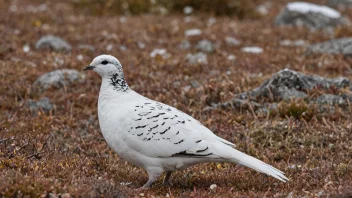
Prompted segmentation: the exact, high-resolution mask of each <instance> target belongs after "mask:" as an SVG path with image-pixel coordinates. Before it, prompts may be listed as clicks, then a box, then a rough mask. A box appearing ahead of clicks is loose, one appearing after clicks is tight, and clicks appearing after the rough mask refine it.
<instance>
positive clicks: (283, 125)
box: [0, 0, 352, 198]
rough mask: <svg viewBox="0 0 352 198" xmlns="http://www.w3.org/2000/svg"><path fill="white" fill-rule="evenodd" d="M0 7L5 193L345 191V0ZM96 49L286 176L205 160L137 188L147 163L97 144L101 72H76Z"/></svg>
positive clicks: (135, 0)
mask: <svg viewBox="0 0 352 198" xmlns="http://www.w3.org/2000/svg"><path fill="white" fill-rule="evenodd" d="M0 11H1V12H0V38H1V39H0V68H1V69H0V82H1V86H0V92H1V95H0V111H1V114H0V195H1V196H2V197H39V196H40V197H65V198H67V197H79V196H83V197H98V196H99V197H131V196H146V197H157V196H160V197H164V196H168V197H179V196H184V197H205V196H207V197H218V196H224V197H227V196H232V197H236V196H237V197H238V196H244V197H246V196H251V197H264V196H267V197H296V196H298V197H300V196H302V197H303V196H308V197H319V196H321V197H324V196H331V197H351V196H352V188H351V186H352V174H351V172H352V162H351V159H352V155H351V153H352V146H351V142H352V131H351V130H352V129H351V128H352V126H351V123H350V120H351V106H350V102H351V101H352V93H351V90H352V88H351V84H350V81H349V79H351V78H352V69H351V65H352V59H351V54H352V26H351V20H352V12H351V11H352V2H351V1H349V0H312V1H305V2H298V3H297V2H293V1H289V0H273V1H265V0H253V1H250V0H213V1H210V0H204V1H201V0H179V1H176V0H175V1H171V0H107V1H103V0H63V1H40V0H0ZM100 54H111V55H113V56H115V57H117V58H118V59H119V60H120V62H121V63H122V65H123V68H124V72H125V77H126V80H127V82H128V83H129V86H130V87H131V88H132V89H134V90H135V91H137V92H139V93H140V94H142V95H144V96H146V97H149V98H151V99H154V100H157V101H160V102H163V103H166V104H169V105H172V106H174V107H176V108H178V109H180V110H182V111H184V112H186V113H188V114H190V115H192V116H193V117H195V118H196V119H198V120H200V121H201V122H202V123H203V124H204V125H206V126H207V127H209V128H210V129H211V130H212V131H214V133H216V134H217V135H219V136H221V137H223V138H225V139H227V140H230V141H231V142H234V143H235V144H236V145H237V148H238V149H239V150H241V151H243V152H245V153H248V154H250V155H252V156H254V157H257V158H259V159H261V160H264V161H265V162H267V163H269V164H271V165H273V166H275V167H277V168H278V169H280V170H283V171H284V172H286V174H287V175H288V177H289V178H290V179H291V181H290V182H289V183H288V184H281V183H278V182H277V181H275V180H273V179H271V178H268V177H266V176H265V175H261V174H259V173H256V172H254V171H251V170H248V169H244V168H239V167H236V166H234V165H232V164H227V163H210V164H201V165H197V166H195V167H193V168H191V169H187V170H185V171H180V172H178V173H176V174H175V175H174V177H173V178H172V181H173V183H174V187H173V188H170V189H169V188H167V187H163V186H162V185H161V183H160V182H159V183H157V184H156V186H155V187H154V188H152V189H150V190H147V191H143V192H139V191H138V192H137V191H136V190H135V189H136V188H138V187H139V186H141V185H143V183H145V182H146V180H147V175H146V173H144V171H143V170H141V169H139V168H137V167H135V166H133V165H131V164H128V163H127V162H125V161H123V160H122V159H120V158H119V157H118V156H117V155H116V154H115V153H114V152H113V151H112V150H111V149H110V148H109V147H108V146H107V144H106V142H105V140H104V138H103V137H102V135H101V133H100V129H99V123H98V121H97V99H98V94H99V88H100V80H101V79H100V77H99V76H98V75H96V74H95V73H93V72H87V73H84V72H82V69H83V68H84V67H85V66H86V65H88V64H89V63H90V62H91V61H92V60H93V58H94V57H96V56H98V55H100ZM285 68H288V69H290V70H286V71H283V69H285ZM295 71H297V72H300V73H296V72H295ZM277 72H278V73H277ZM312 75H317V76H312ZM318 76H319V77H318ZM339 77H340V78H339ZM268 90H269V91H268ZM212 184H216V187H214V186H213V187H212V188H210V186H211V185H212Z"/></svg>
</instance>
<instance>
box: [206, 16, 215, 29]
mask: <svg viewBox="0 0 352 198" xmlns="http://www.w3.org/2000/svg"><path fill="white" fill-rule="evenodd" d="M215 23H216V18H214V17H210V18H209V19H208V21H207V26H208V27H210V26H212V25H214V24H215Z"/></svg>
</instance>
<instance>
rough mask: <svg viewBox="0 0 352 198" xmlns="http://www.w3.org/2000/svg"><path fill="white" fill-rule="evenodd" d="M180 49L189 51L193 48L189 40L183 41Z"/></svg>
mask: <svg viewBox="0 0 352 198" xmlns="http://www.w3.org/2000/svg"><path fill="white" fill-rule="evenodd" d="M178 47H179V48H180V49H182V50H188V49H189V48H191V43H190V42H189V41H188V40H183V41H182V42H181V43H180V44H179V45H178Z"/></svg>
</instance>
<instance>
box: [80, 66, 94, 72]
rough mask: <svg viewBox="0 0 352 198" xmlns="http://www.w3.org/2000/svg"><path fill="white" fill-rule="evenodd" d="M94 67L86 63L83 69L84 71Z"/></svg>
mask: <svg viewBox="0 0 352 198" xmlns="http://www.w3.org/2000/svg"><path fill="white" fill-rule="evenodd" d="M94 68H95V67H94V66H91V65H88V66H87V67H85V68H84V69H83V71H86V70H93V69H94Z"/></svg>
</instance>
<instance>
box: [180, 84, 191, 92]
mask: <svg viewBox="0 0 352 198" xmlns="http://www.w3.org/2000/svg"><path fill="white" fill-rule="evenodd" d="M191 88H192V86H190V85H187V86H185V87H183V88H182V89H183V91H184V92H188V91H189V90H190V89H191Z"/></svg>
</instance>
